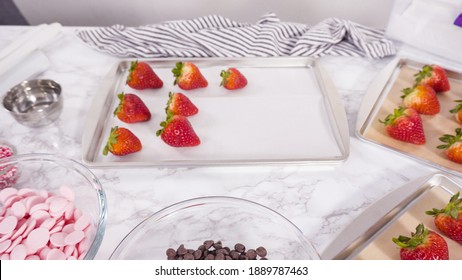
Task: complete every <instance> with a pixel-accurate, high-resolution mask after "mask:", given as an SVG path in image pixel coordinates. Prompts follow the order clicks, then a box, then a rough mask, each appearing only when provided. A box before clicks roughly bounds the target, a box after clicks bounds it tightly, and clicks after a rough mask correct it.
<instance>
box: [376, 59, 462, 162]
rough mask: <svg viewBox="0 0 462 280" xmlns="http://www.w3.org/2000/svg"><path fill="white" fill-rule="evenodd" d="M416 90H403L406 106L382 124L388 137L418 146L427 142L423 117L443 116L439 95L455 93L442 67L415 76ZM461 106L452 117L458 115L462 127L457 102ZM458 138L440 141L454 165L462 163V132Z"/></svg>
mask: <svg viewBox="0 0 462 280" xmlns="http://www.w3.org/2000/svg"><path fill="white" fill-rule="evenodd" d="M414 77H415V81H414V84H413V86H412V87H410V88H405V89H403V90H402V93H403V95H402V96H401V98H402V100H403V105H404V106H399V107H398V108H395V109H394V112H393V113H392V114H389V115H388V116H387V117H386V118H385V120H383V121H382V120H379V121H380V122H381V123H383V124H384V125H385V127H386V131H387V133H388V135H389V136H390V137H392V138H394V139H396V140H399V141H403V142H408V143H412V144H416V145H423V144H425V142H426V138H425V133H424V129H423V124H422V118H421V117H420V114H423V115H436V114H438V113H439V112H440V103H439V100H438V96H437V94H439V93H442V92H446V91H449V90H450V89H451V86H450V83H449V79H448V77H447V74H446V70H444V68H442V67H440V66H439V65H435V64H432V65H425V66H424V67H422V69H421V70H420V71H419V72H418V73H417V74H415V75H414ZM455 102H458V103H459V104H458V105H457V106H456V107H455V108H454V109H452V110H450V112H451V113H453V114H456V115H455V116H456V120H457V121H458V122H459V123H462V110H461V109H462V103H461V102H462V100H455ZM455 132H456V133H455V135H450V134H445V135H443V136H441V137H440V138H439V140H440V141H442V142H443V143H445V144H443V145H439V146H437V148H438V149H444V150H446V155H447V157H448V159H450V160H451V161H454V162H457V163H462V130H461V129H460V128H457V129H456V130H455Z"/></svg>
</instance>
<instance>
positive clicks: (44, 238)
mask: <svg viewBox="0 0 462 280" xmlns="http://www.w3.org/2000/svg"><path fill="white" fill-rule="evenodd" d="M49 240H50V232H49V231H48V230H47V229H46V228H36V229H34V230H33V231H31V232H30V233H29V236H27V239H26V242H25V245H26V246H27V251H28V253H29V254H35V253H36V252H37V251H38V250H39V249H41V248H43V247H45V245H46V244H47V243H48V241H49Z"/></svg>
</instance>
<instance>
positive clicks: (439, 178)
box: [321, 173, 462, 260]
mask: <svg viewBox="0 0 462 280" xmlns="http://www.w3.org/2000/svg"><path fill="white" fill-rule="evenodd" d="M435 187H440V188H442V189H443V190H445V191H446V192H448V194H450V195H451V196H452V195H454V194H455V193H457V192H460V191H462V186H461V185H460V183H458V182H456V180H455V179H454V178H451V177H449V176H447V175H445V174H443V173H433V174H431V175H427V176H424V177H421V178H418V179H416V180H414V181H411V182H409V183H407V184H405V185H403V186H401V187H400V188H398V189H396V190H394V191H392V192H391V193H389V194H387V195H385V196H384V197H382V198H381V199H379V200H378V201H377V202H376V203H374V204H372V205H371V206H369V207H368V208H367V209H365V210H364V211H363V213H362V214H361V215H360V216H358V217H357V218H356V219H355V220H354V221H353V222H352V223H351V224H350V225H349V226H348V227H347V228H345V229H344V230H342V232H340V234H339V235H338V237H337V239H336V240H334V241H335V243H333V244H330V245H329V247H328V248H327V249H326V250H325V251H324V253H323V254H321V257H322V258H323V259H324V258H326V259H334V260H344V259H346V260H351V259H354V258H355V257H356V256H357V255H358V254H359V253H360V252H361V251H362V250H364V249H365V248H366V247H367V246H368V245H369V244H371V243H372V242H374V240H375V239H376V238H377V237H379V236H380V235H381V234H382V233H383V232H384V231H385V230H387V229H388V227H389V226H390V225H392V224H393V223H394V222H395V221H396V220H398V219H399V218H400V217H401V216H402V215H403V214H404V212H406V211H407V210H408V209H410V208H412V207H413V206H414V205H415V204H416V203H418V202H419V200H420V199H421V198H422V197H423V196H424V195H425V194H427V193H429V192H430V191H431V190H432V189H433V188H435ZM390 205H391V207H390ZM383 207H390V208H387V209H386V210H385V211H383V212H385V214H384V215H383V216H382V217H381V218H379V219H378V220H377V221H376V222H374V223H372V224H371V225H370V226H368V227H367V229H366V230H365V231H364V232H363V233H362V234H360V235H359V236H357V237H355V238H353V239H352V240H351V241H350V242H348V244H349V245H347V246H346V247H344V248H341V251H340V252H333V251H334V250H337V249H338V247H339V244H338V243H337V242H338V241H339V240H338V238H339V237H340V236H342V235H348V234H351V231H356V229H357V228H359V227H360V226H359V225H361V224H363V223H367V222H369V220H368V219H369V218H370V217H369V216H368V213H369V212H376V211H380V210H383V209H380V208H383ZM350 239H351V236H350Z"/></svg>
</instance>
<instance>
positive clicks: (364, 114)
mask: <svg viewBox="0 0 462 280" xmlns="http://www.w3.org/2000/svg"><path fill="white" fill-rule="evenodd" d="M424 65H425V64H424V63H423V62H418V61H415V60H411V59H406V58H397V59H395V60H394V61H392V62H391V63H390V64H389V65H388V66H387V67H386V68H385V69H384V70H383V71H382V72H381V73H380V74H379V75H378V76H377V78H376V79H375V80H374V82H373V83H372V84H371V86H370V87H369V89H368V91H367V93H366V96H365V97H364V100H363V103H362V105H361V108H360V110H359V113H358V122H357V131H356V132H357V135H358V136H359V138H360V139H362V140H365V141H367V142H369V143H374V144H377V145H379V146H382V147H385V148H389V149H391V150H393V151H396V152H399V153H401V154H404V155H406V156H409V157H411V158H413V159H416V160H419V161H421V162H423V163H426V164H428V165H431V166H433V167H435V168H438V169H441V170H444V171H446V172H449V173H452V174H454V175H458V176H461V175H462V164H458V163H454V162H452V161H450V160H449V159H448V158H447V157H446V155H445V154H444V151H443V150H439V149H437V148H436V147H437V146H438V145H441V144H443V143H442V142H441V141H440V140H439V137H441V136H442V135H443V134H454V130H455V129H456V128H458V127H462V125H461V124H459V123H458V122H457V121H456V119H455V117H454V114H452V113H450V112H449V110H451V109H453V108H454V107H455V106H456V104H457V103H456V102H454V101H455V100H460V99H462V74H461V73H458V72H456V71H452V70H450V69H446V71H447V74H448V77H449V82H450V85H451V90H450V91H447V92H444V93H438V94H437V95H438V100H439V102H440V106H441V109H440V113H438V114H437V115H433V116H429V115H421V118H422V121H423V127H424V132H425V138H426V143H425V144H424V145H414V144H410V143H405V142H402V141H398V140H395V139H392V138H391V137H390V136H388V134H387V132H386V129H385V126H384V125H383V124H382V123H380V122H379V120H384V119H385V118H386V116H387V115H388V114H390V113H392V112H393V110H394V108H397V107H398V106H403V103H402V99H401V95H402V92H401V90H402V89H404V88H407V87H412V85H413V81H414V76H413V75H414V74H416V73H417V72H418V71H419V70H420V69H421V68H422V67H423V66H424ZM441 66H442V67H444V65H441Z"/></svg>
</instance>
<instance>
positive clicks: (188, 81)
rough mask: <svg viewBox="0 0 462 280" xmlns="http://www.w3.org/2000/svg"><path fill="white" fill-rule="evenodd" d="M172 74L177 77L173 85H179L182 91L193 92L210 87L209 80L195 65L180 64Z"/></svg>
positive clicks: (188, 63) (189, 63)
mask: <svg viewBox="0 0 462 280" xmlns="http://www.w3.org/2000/svg"><path fill="white" fill-rule="evenodd" d="M172 73H173V76H174V77H175V81H174V82H173V84H174V85H176V84H178V86H179V87H180V88H181V89H184V90H191V89H196V88H204V87H207V86H208V82H207V80H206V79H205V78H204V76H203V75H202V73H201V71H200V70H199V68H197V66H196V65H195V64H194V63H191V62H178V63H177V64H176V67H175V68H173V70H172Z"/></svg>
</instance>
